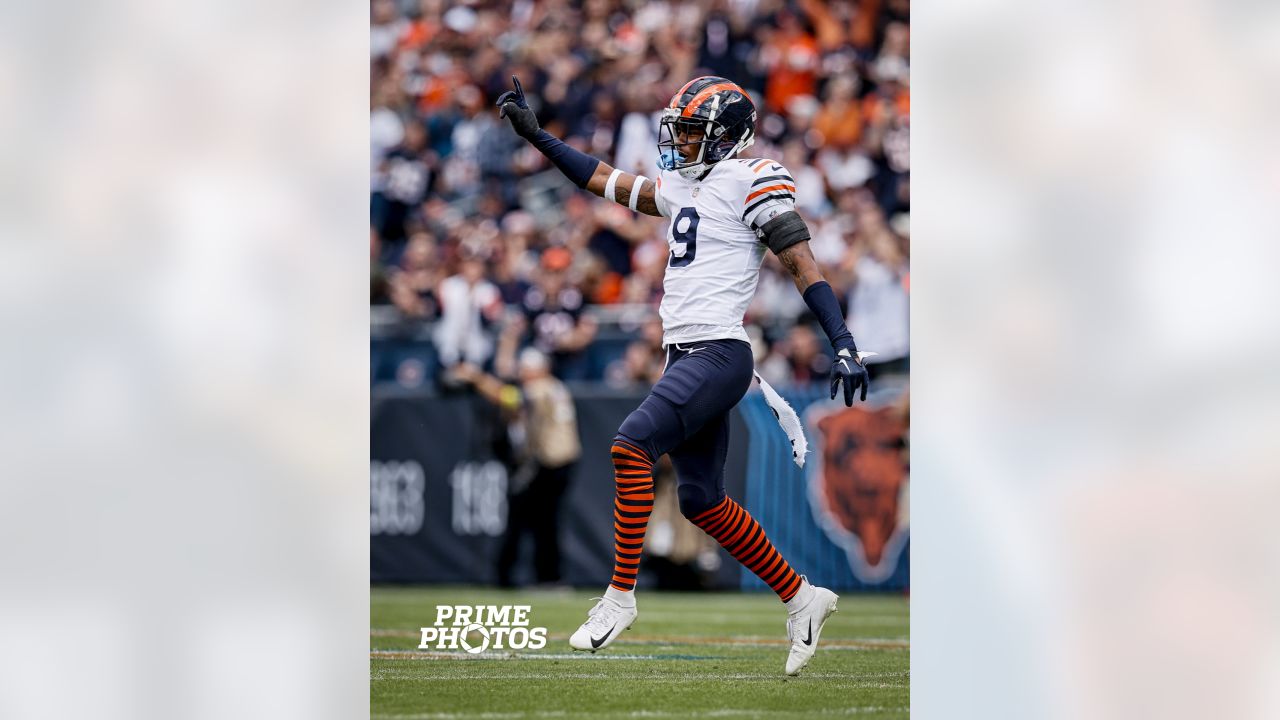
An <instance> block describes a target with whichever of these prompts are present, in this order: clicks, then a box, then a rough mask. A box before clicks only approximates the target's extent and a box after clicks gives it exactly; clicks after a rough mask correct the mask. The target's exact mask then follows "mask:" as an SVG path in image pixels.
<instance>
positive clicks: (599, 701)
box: [369, 587, 910, 720]
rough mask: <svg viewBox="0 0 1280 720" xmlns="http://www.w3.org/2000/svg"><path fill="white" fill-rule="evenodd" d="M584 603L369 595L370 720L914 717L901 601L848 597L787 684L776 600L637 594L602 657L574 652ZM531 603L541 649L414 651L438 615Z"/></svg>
mask: <svg viewBox="0 0 1280 720" xmlns="http://www.w3.org/2000/svg"><path fill="white" fill-rule="evenodd" d="M590 595H591V593H590V592H587V591H502V590H494V589H487V588H463V587H452V588H450V587H431V588H400V587H394V588H393V587H376V588H373V589H372V590H371V600H370V602H371V607H370V622H371V628H370V636H369V645H370V649H371V650H370V670H371V677H370V711H371V714H372V717H373V718H374V719H375V720H411V719H418V720H454V719H457V720H467V719H470V718H475V719H477V720H479V719H481V718H484V719H486V720H499V719H505V718H513V719H514V718H593V719H594V718H699V717H716V718H767V719H769V720H776V719H781V718H814V717H831V716H843V715H853V716H857V717H866V718H905V717H908V716H909V715H910V710H909V703H910V700H909V698H910V677H909V667H910V664H909V659H910V649H909V640H908V602H907V599H906V598H904V597H901V596H885V595H859V594H855V593H845V594H844V595H842V597H841V598H840V612H838V613H836V614H835V615H833V616H832V617H831V619H830V620H828V621H827V625H826V627H825V628H824V629H823V631H822V637H821V639H820V641H819V649H818V654H817V655H816V656H815V657H814V658H813V660H812V661H811V662H810V663H809V665H808V667H806V668H805V669H804V671H803V672H802V673H801V674H800V676H799V677H795V678H788V677H786V676H785V675H784V674H783V663H784V662H785V660H786V657H787V647H788V645H787V641H786V629H785V626H784V623H785V613H784V611H783V609H782V607H781V605H780V604H779V603H778V600H777V598H776V597H775V596H774V595H772V594H747V593H696V594H694V593H658V592H644V591H641V593H640V594H639V596H638V600H639V606H640V617H639V618H637V619H636V622H635V625H633V626H632V627H631V629H630V630H629V631H628V632H626V633H624V634H623V635H622V636H621V637H620V638H618V639H617V640H616V641H615V642H614V643H613V644H612V645H610V646H609V648H608V649H606V650H602V651H600V652H598V653H596V654H594V655H593V654H590V653H575V652H573V650H571V649H570V648H569V643H568V638H569V635H570V634H571V633H572V632H573V631H574V630H575V629H577V627H578V625H580V624H581V623H582V622H583V621H584V620H585V619H586V616H587V610H589V609H590V608H591V606H592V605H593V604H594V603H593V602H591V601H590V600H588V597H589V596H590ZM480 604H484V605H531V606H533V609H532V610H531V612H530V616H529V619H530V621H531V622H530V624H531V625H532V626H533V627H546V628H547V644H546V647H544V648H543V649H541V650H509V649H508V650H490V651H488V652H486V653H484V654H481V655H471V654H468V653H466V652H463V651H462V650H455V651H448V650H432V651H428V650H418V649H417V646H418V642H419V639H420V633H419V630H418V629H419V628H421V627H426V626H429V625H431V624H432V623H433V622H434V621H435V606H436V605H480Z"/></svg>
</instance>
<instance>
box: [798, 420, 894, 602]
mask: <svg viewBox="0 0 1280 720" xmlns="http://www.w3.org/2000/svg"><path fill="white" fill-rule="evenodd" d="M807 415H808V416H809V417H808V420H809V422H808V423H807V424H808V425H809V427H810V428H816V429H817V431H818V438H819V441H818V452H817V453H815V455H816V457H815V459H816V460H817V462H815V463H814V467H813V469H812V470H811V471H810V472H809V503H810V505H811V506H812V508H813V514H814V519H815V520H817V523H818V526H819V527H821V528H822V529H823V531H824V532H826V534H827V537H829V538H831V541H832V542H834V543H835V544H836V545H838V546H840V547H841V548H843V549H844V551H845V554H846V555H847V556H848V558H849V566H850V568H851V569H852V570H853V574H854V577H856V578H858V580H860V581H862V582H865V583H879V582H883V581H885V580H887V579H889V577H890V576H891V575H893V572H894V570H895V569H896V568H897V566H898V556H899V555H900V554H901V552H902V548H903V546H904V545H905V544H906V540H907V537H908V527H907V525H908V523H907V512H906V511H907V489H908V485H909V483H908V479H907V459H906V458H907V454H906V420H905V417H904V415H903V412H902V410H901V409H900V408H897V407H892V406H890V407H880V408H877V409H867V407H866V406H864V405H855V406H854V407H851V408H845V407H836V406H834V405H827V404H826V403H819V404H817V405H815V406H814V407H813V408H812V410H811V411H810V412H809V413H807Z"/></svg>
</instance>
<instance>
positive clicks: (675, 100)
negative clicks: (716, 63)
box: [669, 75, 710, 107]
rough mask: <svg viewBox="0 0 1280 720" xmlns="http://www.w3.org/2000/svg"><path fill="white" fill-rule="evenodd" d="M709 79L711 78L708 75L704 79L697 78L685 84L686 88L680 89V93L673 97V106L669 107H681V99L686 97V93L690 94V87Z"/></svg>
mask: <svg viewBox="0 0 1280 720" xmlns="http://www.w3.org/2000/svg"><path fill="white" fill-rule="evenodd" d="M708 77H710V76H708V75H703V76H702V77H696V78H694V79H692V80H690V81H689V82H687V83H685V84H684V87H682V88H680V91H679V92H677V93H676V94H675V95H673V96H671V105H670V106H669V107H679V106H680V98H682V97H684V94H685V93H686V92H688V91H689V86H690V85H693V84H694V83H696V82H698V81H699V80H706V79H707V78H708Z"/></svg>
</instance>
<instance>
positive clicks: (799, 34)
mask: <svg viewBox="0 0 1280 720" xmlns="http://www.w3.org/2000/svg"><path fill="white" fill-rule="evenodd" d="M804 23H805V21H804V20H802V19H801V18H800V17H799V16H797V15H796V14H795V13H794V12H791V11H790V10H786V9H784V10H781V11H779V12H778V15H777V30H776V31H775V32H773V33H772V35H771V36H770V38H769V41H768V42H767V43H765V46H764V47H763V48H762V49H761V52H760V62H761V65H762V66H763V67H764V69H765V72H766V73H767V74H768V81H767V82H766V87H765V95H764V97H765V104H766V106H767V107H768V108H769V109H770V110H772V111H774V112H778V113H781V112H785V111H786V110H787V107H788V106H789V105H790V104H791V101H792V100H794V99H795V98H797V97H800V96H813V95H814V94H815V89H816V87H817V80H818V74H817V73H818V58H819V55H818V42H817V40H815V39H814V38H813V35H811V34H809V32H808V31H807V30H806V28H805V26H804Z"/></svg>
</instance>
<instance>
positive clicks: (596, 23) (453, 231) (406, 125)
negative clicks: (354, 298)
mask: <svg viewBox="0 0 1280 720" xmlns="http://www.w3.org/2000/svg"><path fill="white" fill-rule="evenodd" d="M370 16H371V19H370V53H371V59H370V93H371V94H370V163H371V164H370V169H371V180H370V209H371V233H370V263H371V283H370V285H371V292H370V299H371V302H373V303H378V304H383V303H390V305H391V307H392V308H393V310H390V311H388V312H389V313H391V314H392V315H393V316H395V317H398V322H395V323H388V324H387V325H385V326H384V327H396V328H397V330H396V332H397V333H400V335H399V336H398V340H397V342H402V343H403V342H420V341H410V340H406V339H405V338H408V337H415V336H416V337H432V338H435V340H434V342H435V343H436V344H437V346H436V348H434V352H426V353H423V354H422V355H423V357H428V356H430V357H435V356H438V357H439V358H440V360H441V361H442V362H443V363H444V364H445V365H446V366H447V365H449V364H453V363H456V362H460V361H463V360H467V361H470V362H487V361H488V359H489V358H490V357H491V356H493V355H494V338H493V335H492V331H495V330H499V329H500V330H501V331H502V333H501V335H500V337H499V340H500V341H501V342H502V343H505V344H506V345H510V349H509V351H510V353H512V354H511V356H510V359H508V360H507V361H505V363H506V365H507V367H506V368H505V369H506V371H507V372H509V373H514V372H515V368H514V365H515V360H514V357H515V353H518V351H519V349H520V347H521V346H532V347H536V348H538V349H540V350H541V351H543V352H544V353H546V354H548V356H549V358H550V361H551V363H552V369H553V371H554V373H555V374H556V375H557V376H559V377H561V378H570V379H586V380H595V381H604V380H608V382H610V383H613V384H619V385H633V384H634V385H637V386H640V385H643V384H644V383H645V382H647V380H645V378H646V377H652V376H653V366H654V365H655V364H656V365H657V371H658V372H660V371H661V366H662V364H663V362H664V360H665V358H664V357H663V356H662V351H661V347H660V342H659V344H658V346H657V347H656V349H655V346H654V345H653V344H652V343H650V342H649V341H648V340H647V338H639V339H634V338H628V337H626V335H625V331H624V330H623V329H622V326H618V325H614V324H612V323H613V321H612V320H609V318H615V317H620V316H621V315H619V313H623V314H625V313H627V312H632V311H630V310H627V308H645V309H647V312H648V313H650V314H651V315H654V314H656V310H657V305H658V303H659V302H660V301H661V297H662V278H663V275H664V273H665V271H666V267H667V262H668V259H669V249H668V247H667V243H666V237H665V236H666V229H667V227H666V222H665V221H663V220H662V219H658V218H649V217H643V216H638V215H635V214H633V213H630V212H628V211H627V210H625V209H624V208H620V207H618V206H616V205H614V204H612V203H609V202H607V201H605V200H601V199H598V198H593V197H590V196H588V195H586V194H585V193H582V192H580V191H578V190H576V189H575V188H573V187H572V186H570V185H568V184H567V183H566V182H565V181H564V179H563V177H562V176H560V174H559V173H557V172H555V171H554V170H552V169H551V168H550V166H549V165H548V163H547V161H546V159H545V158H544V157H543V156H542V155H541V154H540V153H538V152H537V151H536V150H534V149H532V148H531V147H529V145H528V144H527V143H525V142H523V141H522V140H520V139H519V137H517V136H516V135H515V133H514V132H512V131H511V130H510V128H509V127H507V126H506V124H505V123H503V122H499V121H498V118H497V115H496V112H495V110H494V108H493V105H492V103H493V100H494V98H495V97H496V96H497V95H498V94H499V93H500V92H502V90H504V89H505V88H506V87H507V86H508V85H509V83H510V76H511V75H512V74H517V75H519V76H520V77H521V79H522V81H523V83H524V86H525V88H526V90H528V91H529V100H530V103H531V105H532V106H533V108H534V110H535V112H537V113H538V116H539V119H540V121H541V122H542V123H543V125H544V127H547V128H548V130H549V131H551V132H553V133H556V134H558V135H560V136H561V137H562V138H563V139H564V140H565V142H567V143H569V144H571V145H573V146H575V147H577V148H580V149H582V150H584V151H587V152H590V153H592V154H594V155H596V156H598V157H601V158H602V159H604V160H606V161H611V162H612V163H613V164H614V165H615V166H616V167H618V168H620V169H622V170H624V171H628V172H633V173H640V174H645V175H649V176H650V177H652V176H653V175H654V173H655V171H656V169H655V167H654V164H655V160H656V157H657V149H656V136H657V121H656V118H657V115H658V113H659V112H660V110H661V108H662V107H663V106H664V105H665V104H666V103H667V101H668V100H669V99H670V97H671V94H672V93H674V92H675V91H676V90H677V89H679V88H680V87H681V86H682V85H684V84H685V83H686V82H688V81H689V80H690V79H692V78H694V77H696V76H698V75H705V74H719V75H723V76H725V77H729V78H732V79H733V80H735V81H736V82H738V83H739V84H740V85H742V86H743V87H744V88H745V89H747V90H748V92H750V93H751V94H752V96H753V97H754V98H755V99H756V101H757V105H758V109H759V120H758V126H757V140H756V143H755V145H754V146H753V147H751V148H749V149H748V150H747V152H746V154H745V155H744V157H769V158H772V159H775V160H778V161H779V162H781V163H783V164H784V165H785V166H786V167H787V168H788V170H790V172H791V173H792V176H793V177H794V178H795V179H796V185H797V192H796V196H797V197H796V200H797V207H798V209H799V211H800V213H801V214H802V216H803V217H804V218H805V220H806V221H807V222H808V224H809V228H810V234H811V236H812V241H811V245H812V247H813V251H814V256H815V257H816V258H817V259H818V262H819V263H820V265H821V266H822V268H823V271H824V273H825V274H826V277H827V279H828V281H829V282H830V283H831V285H832V287H833V288H834V289H835V290H836V291H837V293H838V294H839V295H840V296H841V297H843V298H847V300H848V303H849V306H850V307H849V318H850V327H851V329H852V330H853V332H854V333H855V336H856V337H858V342H859V345H861V346H865V347H866V348H867V349H870V350H876V351H878V352H880V353H881V355H880V356H878V358H877V360H879V361H880V362H878V363H875V365H878V366H880V367H881V368H891V369H892V368H895V367H898V366H899V365H901V366H903V367H905V358H906V357H907V351H908V349H907V341H906V338H907V337H908V323H907V313H906V304H907V300H908V293H909V286H908V282H907V278H908V277H909V273H908V270H907V267H908V260H907V258H908V256H909V238H908V234H909V232H908V228H909V212H910V112H911V102H910V2H909V0H827V1H824V0H790V1H789V2H786V3H783V2H775V1H773V0H770V1H769V2H758V3H757V2H736V1H731V0H709V1H708V2H705V3H679V2H673V1H671V0H659V1H657V2H646V3H622V2H617V1H616V0H584V1H583V2H567V1H566V0H554V1H551V2H540V3H538V2H519V3H515V4H514V5H506V4H502V3H489V2H483V1H481V2H466V3H463V2H455V1H453V0H405V1H398V0H373V1H372V2H371V4H370ZM873 210H874V212H873ZM886 219H888V221H886ZM890 226H892V227H890ZM886 233H887V235H885V234H886ZM894 248H896V250H894ZM467 258H472V259H467ZM474 258H484V259H485V260H487V266H486V265H484V264H482V263H480V262H479V261H476V260H474ZM455 267H456V268H458V271H457V273H452V272H451V271H452V270H453V269H454V268H455ZM446 268H447V270H446ZM477 273H478V275H477ZM449 275H452V277H447V276H449ZM446 277H447V279H446ZM451 296H456V297H454V300H453V302H452V303H451V302H450V297H451ZM491 296H496V300H494V299H492V297H491ZM503 305H505V306H506V308H507V310H506V315H507V316H508V317H510V320H509V321H508V322H506V323H503V324H502V325H501V327H500V328H499V327H498V326H496V325H494V321H495V320H497V319H499V318H501V317H502V316H503V314H504V313H503V308H502V307H501V306H503ZM591 306H598V307H597V308H596V309H592V310H588V308H589V307H591ZM614 311H617V312H614ZM441 313H443V315H442V314H441ZM595 315H600V316H601V317H602V318H605V321H606V322H609V323H610V325H609V326H607V327H605V328H604V329H603V330H602V331H601V332H600V333H599V335H600V337H601V341H600V342H599V343H597V342H596V338H597V335H598V333H597V325H596V322H595V321H594V320H592V319H591V318H592V317H594V316H595ZM631 317H634V314H633V315H631ZM807 317H808V316H807V314H805V307H804V304H803V301H802V300H801V299H800V295H799V293H797V292H796V291H795V287H794V285H793V284H792V281H791V279H790V278H789V277H788V276H787V274H786V273H785V272H783V271H782V269H781V267H780V266H779V264H778V263H777V261H776V259H774V258H773V256H772V254H766V260H765V263H764V267H763V270H762V273H761V278H760V283H759V289H758V291H757V296H756V298H755V299H754V301H753V302H752V304H751V307H750V309H749V311H748V314H747V322H748V324H755V325H756V327H754V328H749V330H751V331H752V332H753V333H754V334H753V337H759V338H761V343H763V345H764V352H763V355H762V358H761V363H762V364H764V363H772V364H773V365H775V366H778V363H779V362H781V363H783V365H782V366H780V367H784V368H785V372H783V373H782V375H783V376H784V377H785V379H786V380H787V382H788V383H794V382H804V380H802V379H801V378H803V377H807V376H808V375H807V374H806V373H804V372H797V371H796V370H795V368H793V367H792V366H791V363H792V360H791V358H792V355H794V354H795V353H796V352H798V351H800V350H803V348H804V347H805V346H806V343H807V341H806V340H805V339H803V338H801V337H799V336H796V337H792V332H791V327H792V325H794V324H795V323H796V322H797V321H801V320H803V319H805V318H807ZM386 320H387V313H381V314H380V321H386ZM626 327H629V328H631V329H632V331H634V328H635V324H634V323H633V324H630V325H626ZM619 333H624V334H623V335H621V336H620V335H619ZM863 333H867V334H868V335H869V336H868V337H866V338H864V337H862V334H863ZM793 341H795V342H793ZM375 342H378V341H377V340H375ZM628 343H630V345H628ZM793 346H794V347H793ZM606 347H607V348H608V350H607V351H606V350H605V349H604V348H606ZM645 347H647V348H648V352H647V354H648V355H650V356H651V357H650V358H649V359H650V361H651V362H648V363H646V362H645V355H646V351H645ZM621 348H626V349H625V350H622V349H621ZM618 353H621V355H620V356H619V354H618ZM891 356H897V357H896V358H893V357H891ZM899 359H900V360H902V362H901V363H898V362H897V361H898V360H899ZM496 360H497V361H498V362H499V364H501V363H502V362H503V361H502V360H501V357H499V358H496ZM432 362H434V361H432ZM895 363H897V364H895ZM428 367H429V369H430V368H433V367H434V366H433V365H428ZM810 374H811V373H810ZM433 379H434V378H432V377H431V376H430V373H429V372H428V374H427V377H426V380H425V381H426V382H430V381H432V380H433Z"/></svg>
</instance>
